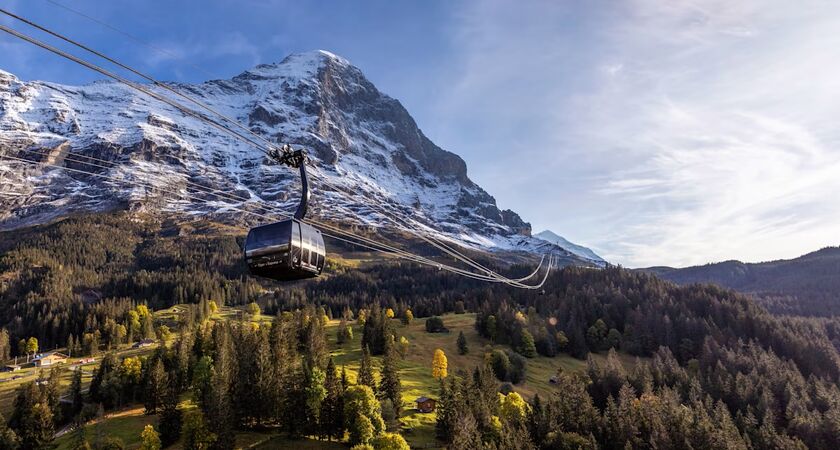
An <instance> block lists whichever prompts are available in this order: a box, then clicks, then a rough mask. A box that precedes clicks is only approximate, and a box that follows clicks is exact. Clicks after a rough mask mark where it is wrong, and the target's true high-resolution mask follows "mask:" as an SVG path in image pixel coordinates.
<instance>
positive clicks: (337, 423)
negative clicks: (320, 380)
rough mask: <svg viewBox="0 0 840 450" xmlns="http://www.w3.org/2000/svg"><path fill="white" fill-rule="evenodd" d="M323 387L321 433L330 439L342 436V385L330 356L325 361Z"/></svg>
mask: <svg viewBox="0 0 840 450" xmlns="http://www.w3.org/2000/svg"><path fill="white" fill-rule="evenodd" d="M342 372H343V369H342ZM324 389H325V390H326V391H327V396H326V397H325V398H324V401H323V402H322V403H321V414H320V419H321V435H322V436H324V437H326V438H327V439H330V440H332V439H340V438H341V437H342V436H344V386H343V385H342V382H341V379H340V378H339V374H338V372H337V371H336V368H335V364H333V360H332V358H330V360H329V362H328V363H327V370H326V375H325V378H324Z"/></svg>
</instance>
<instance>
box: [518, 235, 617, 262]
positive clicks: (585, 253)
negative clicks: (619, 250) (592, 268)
mask: <svg viewBox="0 0 840 450" xmlns="http://www.w3.org/2000/svg"><path fill="white" fill-rule="evenodd" d="M534 237H536V238H539V239H542V240H544V241H546V242H550V243H552V244H554V245H556V246H558V247H560V248H563V249H565V250H567V251H569V252H571V253H572V254H574V255H576V256H579V257H581V258H584V259H588V260H590V261H592V262H594V263H596V264H598V265H602V264H605V263H606V261H604V259H603V258H601V257H600V256H598V255H597V254H596V253H595V252H593V251H592V250H591V249H589V248H586V247H584V246H582V245H578V244H574V243H572V242H569V241H568V240H566V238H564V237H563V236H560V235H558V234H556V233H554V232H553V231H550V230H545V231H542V232H540V233H537V234H535V235H534Z"/></svg>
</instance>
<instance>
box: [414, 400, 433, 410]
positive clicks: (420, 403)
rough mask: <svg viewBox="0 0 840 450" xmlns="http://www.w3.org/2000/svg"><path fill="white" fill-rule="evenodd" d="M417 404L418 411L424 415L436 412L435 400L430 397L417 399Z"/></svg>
mask: <svg viewBox="0 0 840 450" xmlns="http://www.w3.org/2000/svg"><path fill="white" fill-rule="evenodd" d="M414 401H415V402H416V403H417V411H420V412H422V413H430V412H433V411H434V410H435V403H436V402H435V399H433V398H429V397H417V400H414Z"/></svg>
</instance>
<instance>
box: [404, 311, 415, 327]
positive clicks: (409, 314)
mask: <svg viewBox="0 0 840 450" xmlns="http://www.w3.org/2000/svg"><path fill="white" fill-rule="evenodd" d="M412 320H414V313H413V312H411V310H410V309H406V310H405V313H403V316H402V323H403V325H411V321H412Z"/></svg>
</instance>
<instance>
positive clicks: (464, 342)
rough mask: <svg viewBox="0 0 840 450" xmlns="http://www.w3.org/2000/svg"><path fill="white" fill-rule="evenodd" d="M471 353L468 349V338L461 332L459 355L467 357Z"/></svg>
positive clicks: (459, 336) (459, 334)
mask: <svg viewBox="0 0 840 450" xmlns="http://www.w3.org/2000/svg"><path fill="white" fill-rule="evenodd" d="M469 352H470V349H469V347H467V337H466V336H464V332H463V331H461V332H460V333H458V354H459V355H466V354H467V353H469Z"/></svg>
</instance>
